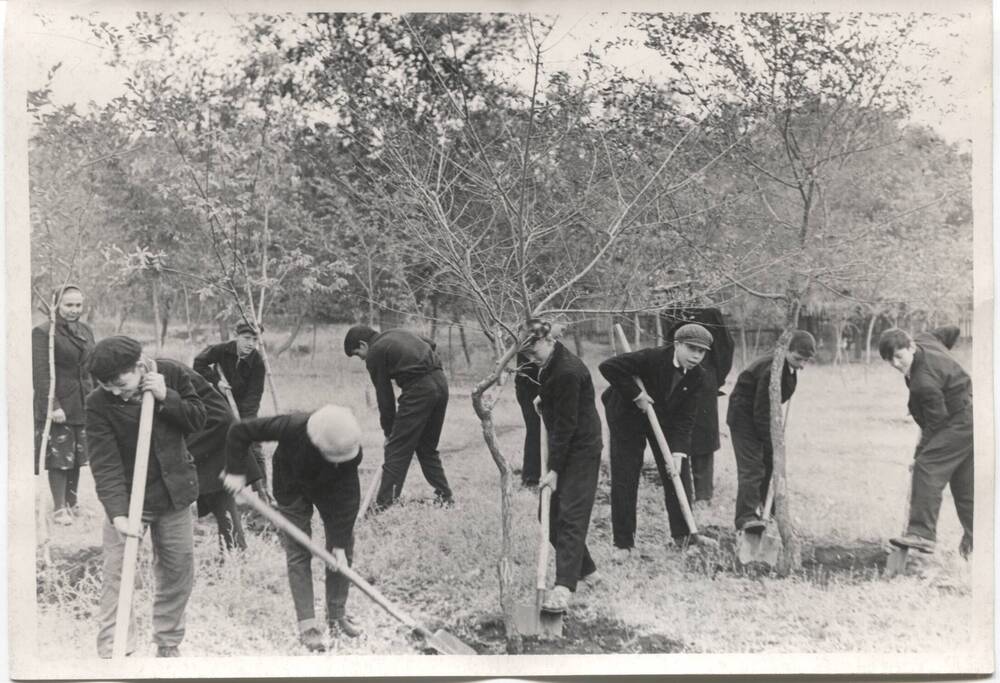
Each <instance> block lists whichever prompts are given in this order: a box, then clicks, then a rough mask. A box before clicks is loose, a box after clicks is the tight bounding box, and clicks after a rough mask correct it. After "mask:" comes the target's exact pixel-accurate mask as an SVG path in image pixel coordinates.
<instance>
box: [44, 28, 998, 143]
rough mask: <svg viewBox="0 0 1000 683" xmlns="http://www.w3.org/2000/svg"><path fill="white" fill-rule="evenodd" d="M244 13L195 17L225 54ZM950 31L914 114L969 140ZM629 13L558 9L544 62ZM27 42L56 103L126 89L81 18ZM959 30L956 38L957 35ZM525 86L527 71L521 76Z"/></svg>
mask: <svg viewBox="0 0 1000 683" xmlns="http://www.w3.org/2000/svg"><path fill="white" fill-rule="evenodd" d="M93 16H94V17H95V18H97V19H98V20H107V21H109V22H110V23H112V24H115V25H118V26H124V25H125V24H126V23H128V22H129V21H131V19H132V18H133V15H131V14H111V13H104V14H101V15H93ZM239 19H240V18H239V16H238V15H237V16H232V15H229V14H226V13H208V14H204V15H200V16H198V17H191V20H192V21H196V26H197V29H198V30H202V31H208V32H210V33H211V34H212V35H213V39H214V41H215V49H216V51H217V54H219V56H220V57H222V58H225V57H226V56H227V55H232V54H234V52H235V51H236V50H237V49H238V42H237V41H236V39H235V31H234V27H235V25H236V22H238V21H239ZM952 21H953V24H952V30H951V31H947V32H945V31H935V32H932V33H929V34H925V35H921V36H918V37H919V38H921V39H923V40H925V41H926V42H928V43H930V44H931V45H932V46H933V47H934V48H936V49H937V51H938V58H937V59H936V60H935V66H936V67H937V68H939V69H942V70H945V71H947V72H949V73H950V75H951V76H952V79H951V82H950V83H949V84H947V85H946V86H941V85H935V86H934V90H933V93H934V94H935V95H936V96H937V97H938V100H939V101H941V102H948V103H951V104H952V105H953V106H954V111H951V112H942V111H939V110H937V109H931V108H925V109H922V110H918V111H917V112H916V113H915V115H914V120H915V121H916V122H919V123H923V124H927V125H930V126H932V127H934V128H935V129H937V130H938V131H939V132H940V133H941V134H942V135H943V136H944V137H945V138H946V139H948V140H950V141H960V140H964V139H966V138H967V137H968V135H969V130H970V127H971V125H972V122H971V119H970V112H969V110H968V100H969V99H970V98H971V96H973V95H975V94H976V93H977V92H981V91H982V90H983V89H984V88H988V87H989V78H990V71H989V64H986V65H985V68H983V69H980V70H977V69H976V68H974V65H973V63H972V61H971V59H970V56H969V54H968V40H967V38H966V34H967V33H968V30H969V26H970V23H969V21H968V20H964V21H963V20H962V19H953V20H952ZM626 22H627V16H626V15H623V14H608V15H598V14H593V13H591V14H575V15H574V14H561V15H559V17H558V19H557V21H556V24H555V27H554V29H553V31H552V32H551V34H550V35H549V37H548V39H547V41H546V46H547V51H546V53H545V63H546V65H547V66H549V67H551V68H553V69H566V70H568V71H570V72H571V73H572V71H573V65H574V64H576V63H578V62H579V57H580V55H581V54H582V53H583V52H584V51H585V50H586V49H587V48H588V47H590V46H591V45H592V44H594V43H598V44H599V43H601V42H603V41H605V40H607V39H608V38H609V37H611V36H615V35H625V34H626V32H627V29H626ZM26 29H27V32H28V39H29V44H30V46H31V47H30V48H29V50H30V55H29V56H28V65H29V87H39V86H41V85H42V84H43V83H44V81H45V74H46V73H47V72H48V70H49V69H50V68H51V67H52V66H53V65H54V64H56V63H58V62H62V66H61V68H60V70H59V71H58V72H57V75H56V77H55V79H54V81H53V99H54V100H55V101H56V102H57V103H60V104H61V103H77V104H81V105H82V104H85V103H87V102H89V101H91V100H93V101H95V102H97V103H98V104H103V103H105V102H107V101H108V100H109V99H111V98H112V97H115V96H116V95H119V94H121V93H122V92H123V85H122V81H123V78H124V74H123V73H121V72H116V71H115V70H114V69H112V68H111V67H108V66H105V65H104V61H105V60H106V58H107V49H106V48H105V47H104V46H102V45H101V44H100V42H99V41H98V40H97V39H96V38H95V37H94V36H93V35H91V34H90V32H89V30H88V29H87V28H86V27H85V25H84V24H83V23H82V22H76V21H72V20H71V19H70V15H69V14H68V13H66V14H63V15H56V14H53V13H51V12H50V13H47V14H46V15H45V19H44V21H43V20H41V19H39V18H38V17H32V19H31V23H30V26H28V27H26ZM956 34H957V36H956ZM900 57H901V62H902V63H903V64H904V65H908V64H912V65H919V61H918V59H919V58H917V57H915V56H912V55H901V56H900ZM605 59H606V60H607V61H609V62H610V63H612V64H614V65H617V66H621V67H626V68H627V69H628V70H629V71H632V72H634V73H636V74H645V75H649V76H652V77H656V76H660V75H663V74H665V73H666V71H667V70H669V67H668V66H666V64H665V60H664V59H663V58H662V57H661V56H659V55H657V54H656V53H655V52H653V51H652V50H649V49H646V48H644V47H638V48H630V49H621V50H617V51H611V52H606V53H605ZM523 77H524V78H525V79H526V85H527V84H528V83H530V81H528V80H527V79H530V74H524V75H523Z"/></svg>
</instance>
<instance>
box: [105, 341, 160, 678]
mask: <svg viewBox="0 0 1000 683" xmlns="http://www.w3.org/2000/svg"><path fill="white" fill-rule="evenodd" d="M149 363H150V366H149V368H148V370H149V372H156V362H155V361H152V360H150V361H149ZM154 404H155V399H154V398H153V392H151V391H149V390H147V391H144V392H142V407H141V408H140V409H139V438H138V440H137V442H136V446H135V467H134V469H133V471H132V495H131V496H130V497H129V501H128V535H127V536H126V537H125V555H124V557H123V558H122V576H121V585H120V586H119V588H118V610H117V612H116V613H115V638H114V643H113V645H112V647H111V656H112V658H114V659H120V658H122V657H125V655H126V652H125V650H126V649H127V647H128V626H129V616H130V612H131V610H132V593H133V592H134V591H135V572H136V563H137V562H138V560H139V542H140V541H141V540H142V504H143V503H144V502H145V499H146V472H147V471H148V470H149V442H150V439H151V438H152V436H153V408H154Z"/></svg>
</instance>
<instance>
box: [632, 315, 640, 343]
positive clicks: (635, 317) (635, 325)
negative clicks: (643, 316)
mask: <svg viewBox="0 0 1000 683" xmlns="http://www.w3.org/2000/svg"><path fill="white" fill-rule="evenodd" d="M632 327H633V329H634V330H635V341H634V342H632V345H633V346H634V347H635V348H636V349H637V350H638V349H639V348H640V346H639V345H640V344H641V343H642V340H641V339H640V337H641V336H642V325H641V324H640V320H639V314H638V313H636V314H635V315H633V316H632Z"/></svg>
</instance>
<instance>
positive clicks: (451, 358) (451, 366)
mask: <svg viewBox="0 0 1000 683" xmlns="http://www.w3.org/2000/svg"><path fill="white" fill-rule="evenodd" d="M453 327H455V325H454V323H452V324H450V325H448V376H449V377H454V376H455V351H454V349H452V346H451V336H452V335H451V330H452V328H453ZM431 329H433V328H431Z"/></svg>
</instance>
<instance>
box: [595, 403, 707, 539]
mask: <svg viewBox="0 0 1000 683" xmlns="http://www.w3.org/2000/svg"><path fill="white" fill-rule="evenodd" d="M641 417H642V422H639V421H638V420H633V419H625V420H620V421H619V420H611V419H609V420H608V430H609V432H610V447H611V454H610V457H611V528H612V535H613V541H614V544H615V547H616V548H632V547H633V546H635V527H636V524H635V515H636V505H637V503H638V496H639V477H640V475H641V474H642V456H643V452H644V451H645V449H646V443H647V442H648V443H649V445H650V446H651V447H652V449H653V458H654V459H655V460H656V469H657V470H658V471H659V473H660V480H661V481H662V482H663V502H664V505H665V506H666V509H667V518H668V519H669V521H670V535H671V536H672V537H673V538H675V539H679V538H683V537H685V536H687V535H688V534H690V533H691V530H690V529H689V528H688V525H687V521H685V519H684V513H683V512H682V511H681V504H680V501H679V500H678V498H677V492H676V491H675V490H674V485H673V482H672V481H671V479H670V475H669V474H668V473H667V466H666V463H665V462H664V460H663V453H662V452H661V451H660V447H659V446H658V445H657V444H656V438H655V437H654V436H653V432H652V430H651V429H650V427H649V424H648V423H647V422H646V417H645V416H644V415H643V416H641ZM689 460H690V457H688V458H684V461H683V464H682V465H681V471H680V477H681V483H682V484H683V485H684V493H685V495H686V496H687V499H688V500H689V501H690V500H691V494H692V491H691V463H690V462H689Z"/></svg>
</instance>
